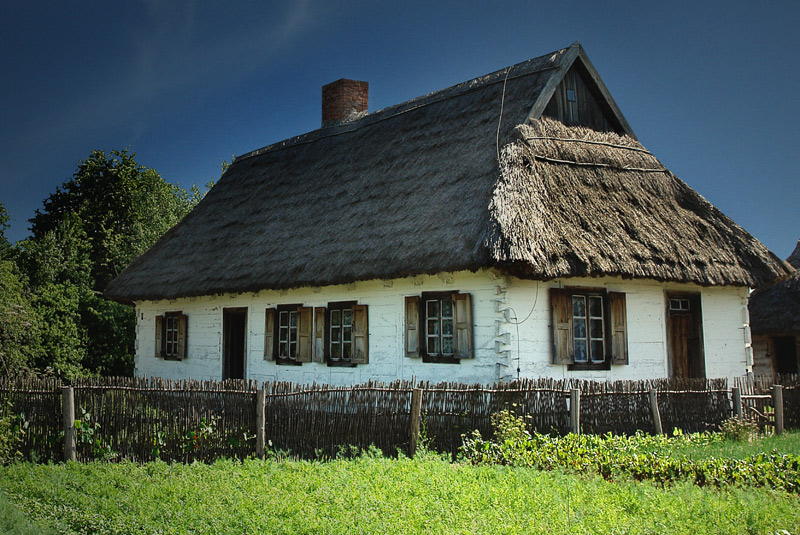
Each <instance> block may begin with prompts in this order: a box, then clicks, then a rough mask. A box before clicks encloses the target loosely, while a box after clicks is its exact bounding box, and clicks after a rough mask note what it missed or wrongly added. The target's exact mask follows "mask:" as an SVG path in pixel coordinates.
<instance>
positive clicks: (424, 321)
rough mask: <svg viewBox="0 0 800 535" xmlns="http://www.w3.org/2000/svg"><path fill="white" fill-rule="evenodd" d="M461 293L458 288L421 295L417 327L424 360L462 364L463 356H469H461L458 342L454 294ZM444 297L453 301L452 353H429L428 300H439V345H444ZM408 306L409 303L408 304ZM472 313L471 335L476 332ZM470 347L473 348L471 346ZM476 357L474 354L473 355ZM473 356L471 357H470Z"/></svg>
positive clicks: (451, 319) (436, 362)
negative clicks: (442, 312) (442, 303)
mask: <svg viewBox="0 0 800 535" xmlns="http://www.w3.org/2000/svg"><path fill="white" fill-rule="evenodd" d="M456 295H461V293H460V292H459V291H457V290H451V291H443V292H422V293H421V294H420V296H419V305H418V309H419V310H418V313H419V320H418V323H417V327H416V329H417V330H418V331H419V332H418V334H417V336H418V342H417V348H418V351H419V356H420V357H422V362H430V363H435V364H460V363H461V360H462V359H463V358H467V357H459V356H458V354H459V348H458V344H457V337H458V332H457V325H456V323H457V318H456V299H455V297H454V296H456ZM443 299H448V300H450V301H451V302H452V313H451V314H452V316H450V318H449V319H450V321H451V322H452V324H453V328H452V330H453V332H452V334H451V335H450V337H451V338H452V344H453V345H452V348H453V353H452V354H445V353H443V352H441V351H440V352H439V353H437V354H433V355H431V354H430V353H428V338H429V335H428V321H429V319H428V302H429V301H439V315H438V316H437V320H438V322H439V333H438V334H439V347H440V348H441V347H442V337H443V336H444V334H443V332H442V331H443V329H442V316H441V309H442V306H441V302H442V300H443ZM406 306H407V305H406ZM471 323H472V322H471V313H470V325H469V327H468V328H469V336H470V337H472V336H473V333H474V329H473V326H472V324H471ZM470 349H472V348H471V347H470ZM471 356H472V357H474V354H472V355H471ZM470 358H471V357H470Z"/></svg>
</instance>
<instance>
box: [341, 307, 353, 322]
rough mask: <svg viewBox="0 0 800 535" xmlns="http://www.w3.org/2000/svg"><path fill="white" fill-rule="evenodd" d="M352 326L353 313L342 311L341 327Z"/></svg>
mask: <svg viewBox="0 0 800 535" xmlns="http://www.w3.org/2000/svg"><path fill="white" fill-rule="evenodd" d="M352 324H353V311H352V310H351V309H349V308H346V309H344V310H342V325H352Z"/></svg>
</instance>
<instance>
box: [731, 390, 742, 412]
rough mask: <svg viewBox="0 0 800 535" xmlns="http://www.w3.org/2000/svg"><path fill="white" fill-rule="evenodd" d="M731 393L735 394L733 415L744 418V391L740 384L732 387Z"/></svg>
mask: <svg viewBox="0 0 800 535" xmlns="http://www.w3.org/2000/svg"><path fill="white" fill-rule="evenodd" d="M731 395H732V396H733V415H734V416H735V417H736V418H740V419H741V418H742V391H741V390H739V387H738V386H734V387H733V388H731Z"/></svg>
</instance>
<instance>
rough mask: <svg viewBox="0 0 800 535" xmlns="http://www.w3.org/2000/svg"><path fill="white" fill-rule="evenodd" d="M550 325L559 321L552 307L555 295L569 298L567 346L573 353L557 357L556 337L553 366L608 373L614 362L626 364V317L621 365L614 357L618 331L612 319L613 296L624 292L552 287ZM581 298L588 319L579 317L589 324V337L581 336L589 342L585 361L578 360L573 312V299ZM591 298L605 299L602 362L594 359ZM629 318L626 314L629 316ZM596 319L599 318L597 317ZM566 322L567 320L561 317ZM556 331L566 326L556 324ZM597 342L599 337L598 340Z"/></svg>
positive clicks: (555, 339)
mask: <svg viewBox="0 0 800 535" xmlns="http://www.w3.org/2000/svg"><path fill="white" fill-rule="evenodd" d="M550 292H551V305H550V306H551V311H550V312H551V322H553V323H554V324H555V323H557V322H558V319H557V318H556V317H554V316H555V315H556V311H555V310H554V307H555V305H554V304H553V299H554V296H556V295H564V296H566V298H565V299H566V301H565V303H566V305H567V311H568V319H569V325H568V329H569V340H567V342H568V347H569V351H570V354H569V355H568V356H567V357H564V356H560V355H559V354H558V352H559V349H558V339H557V335H556V334H554V335H553V342H554V343H553V363H554V364H562V365H566V366H567V369H568V370H570V371H573V370H574V371H581V370H590V371H591V370H603V371H607V370H610V369H611V364H612V362H613V363H615V364H627V327H626V322H627V320H626V319H625V318H623V319H622V321H623V329H624V332H623V333H622V335H623V336H624V347H623V348H622V349H621V350H622V351H623V352H624V353H625V355H624V356H623V357H620V360H619V362H615V360H614V359H615V355H614V349H615V348H614V337H615V336H617V335H618V332H617V331H618V330H619V329H618V328H617V326H616V325H615V323H614V321H615V320H614V318H612V309H611V301H612V295H623V296H624V295H625V294H624V293H621V292H610V291H608V290H607V289H606V288H592V287H566V288H551V289H550ZM578 296H582V297H584V299H585V305H586V311H585V316H580V318H583V319H584V321H586V333H585V334H586V336H585V337H581V338H580V339H583V340H586V344H587V360H586V361H578V362H576V361H575V341H576V338H575V318H576V316H575V314H574V310H573V302H574V301H573V299H574V298H575V297H578ZM591 297H600V298H602V306H601V310H602V314H603V316H602V326H603V345H602V347H603V360H594V361H592V359H591V349H590V348H591V340H592V338H591V318H592V316H590V311H589V303H590V298H591ZM622 310H623V311H624V310H625V305H624V298H623V305H622ZM626 315H627V313H626ZM594 318H595V319H598V317H597V316H596V315H595V316H594ZM561 319H566V318H561ZM553 327H554V328H555V329H556V331H557V330H558V329H563V328H564V323H563V322H562V323H560V324H559V325H553ZM595 340H597V338H595Z"/></svg>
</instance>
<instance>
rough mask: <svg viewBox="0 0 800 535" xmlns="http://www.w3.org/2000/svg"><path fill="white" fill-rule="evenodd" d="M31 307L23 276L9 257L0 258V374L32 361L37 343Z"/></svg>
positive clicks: (34, 314)
mask: <svg viewBox="0 0 800 535" xmlns="http://www.w3.org/2000/svg"><path fill="white" fill-rule="evenodd" d="M38 325H39V321H38V318H37V317H36V313H35V310H34V308H33V306H32V305H31V302H30V298H29V292H28V290H27V288H26V284H25V280H24V277H22V276H21V274H20V273H19V271H18V270H17V266H16V264H14V262H12V261H10V260H0V374H2V375H6V376H8V375H14V374H17V373H20V372H22V371H24V370H26V369H28V368H30V367H31V366H32V365H33V361H34V359H35V357H36V355H37V353H38V351H37V349H38V347H39V342H38V332H37V330H36V329H37V326H38Z"/></svg>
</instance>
